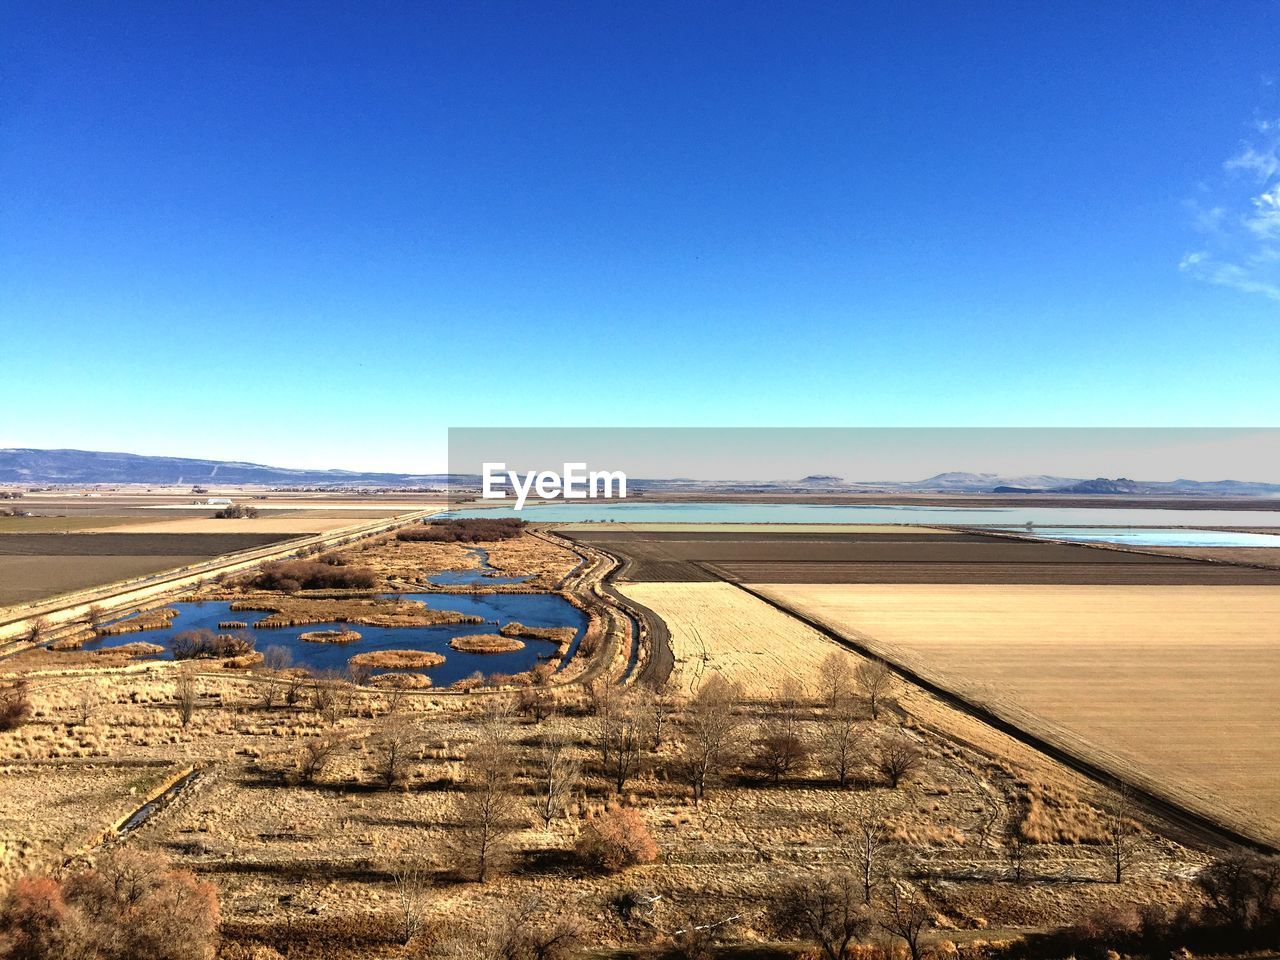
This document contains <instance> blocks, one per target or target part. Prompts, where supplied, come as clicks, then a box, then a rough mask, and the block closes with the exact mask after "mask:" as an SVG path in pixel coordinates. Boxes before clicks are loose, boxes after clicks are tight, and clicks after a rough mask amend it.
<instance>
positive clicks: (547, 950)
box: [442, 898, 587, 960]
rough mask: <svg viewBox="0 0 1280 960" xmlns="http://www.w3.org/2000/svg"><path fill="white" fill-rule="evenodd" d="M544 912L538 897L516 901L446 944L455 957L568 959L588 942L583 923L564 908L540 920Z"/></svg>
mask: <svg viewBox="0 0 1280 960" xmlns="http://www.w3.org/2000/svg"><path fill="white" fill-rule="evenodd" d="M542 912H544V911H543V907H542V904H541V903H540V901H538V900H537V899H536V898H532V899H529V900H525V901H523V902H520V903H513V904H511V905H509V906H507V907H505V908H503V909H500V910H499V911H498V912H497V913H495V914H491V915H490V916H488V917H484V918H482V919H481V920H480V921H479V922H478V923H475V924H473V925H471V926H470V928H469V929H463V930H458V931H455V933H454V935H453V936H451V937H449V938H448V939H447V940H446V942H445V943H444V944H442V947H443V952H444V956H446V957H448V958H450V960H453V958H457V960H567V958H568V957H572V956H577V955H578V949H579V948H580V947H581V946H582V945H584V944H585V943H586V942H587V938H586V932H585V930H584V928H583V925H582V922H581V921H580V920H578V919H577V918H576V917H574V916H572V915H566V914H565V913H564V912H563V911H561V910H556V911H554V914H555V916H554V918H553V919H550V920H545V921H542V920H539V919H538V915H539V914H540V913H542Z"/></svg>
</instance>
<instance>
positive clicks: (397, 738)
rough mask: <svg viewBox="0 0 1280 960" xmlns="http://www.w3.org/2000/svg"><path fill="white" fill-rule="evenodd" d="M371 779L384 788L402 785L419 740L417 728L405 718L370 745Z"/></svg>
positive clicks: (415, 753)
mask: <svg viewBox="0 0 1280 960" xmlns="http://www.w3.org/2000/svg"><path fill="white" fill-rule="evenodd" d="M371 746H372V748H373V755H374V761H373V771H374V775H375V776H376V777H377V778H378V781H379V782H380V783H381V784H382V786H383V787H384V788H386V789H387V790H390V789H391V788H392V787H397V786H402V785H404V784H405V783H406V782H407V781H408V779H409V774H410V772H411V771H412V768H413V762H414V760H415V759H416V758H417V757H418V756H419V755H420V752H421V749H422V738H421V736H420V735H419V733H418V729H417V727H415V726H414V725H413V722H412V721H411V720H410V719H409V718H407V717H403V718H398V719H397V720H395V721H393V722H391V723H388V724H386V725H385V726H384V727H383V730H382V733H381V734H379V735H378V737H377V738H376V739H375V740H374V741H373V743H372V745H371Z"/></svg>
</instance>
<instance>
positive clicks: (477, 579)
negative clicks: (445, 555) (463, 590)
mask: <svg viewBox="0 0 1280 960" xmlns="http://www.w3.org/2000/svg"><path fill="white" fill-rule="evenodd" d="M468 552H469V553H471V554H473V555H475V556H477V557H479V558H480V568H479V569H478V570H474V569H473V570H445V571H444V572H443V573H437V574H436V575H435V576H431V577H428V578H427V580H428V582H430V583H432V584H434V585H435V586H437V587H486V586H487V587H495V586H500V585H502V584H510V583H524V582H525V581H526V580H532V579H533V577H532V576H527V577H503V576H500V575H499V574H498V571H497V570H496V569H495V568H494V567H493V566H492V565H491V564H490V563H489V551H488V550H484V549H482V548H480V547H474V548H473V549H471V550H469V551H468Z"/></svg>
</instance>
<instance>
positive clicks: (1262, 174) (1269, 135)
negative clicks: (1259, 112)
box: [1178, 120, 1280, 301]
mask: <svg viewBox="0 0 1280 960" xmlns="http://www.w3.org/2000/svg"><path fill="white" fill-rule="evenodd" d="M1253 131H1254V132H1253V134H1252V135H1251V137H1250V139H1249V140H1247V141H1245V142H1244V143H1242V144H1241V145H1240V148H1239V150H1238V151H1237V152H1236V154H1235V155H1234V156H1232V157H1230V158H1229V159H1227V160H1226V161H1225V162H1224V163H1223V165H1222V168H1223V171H1224V178H1223V182H1222V183H1220V184H1219V185H1217V186H1216V187H1208V188H1206V190H1207V192H1208V193H1210V194H1212V195H1213V196H1214V202H1213V203H1211V204H1205V203H1203V202H1200V201H1197V202H1194V203H1192V204H1190V206H1191V209H1192V216H1193V218H1194V222H1195V227H1196V229H1197V231H1199V233H1200V234H1201V235H1202V237H1203V242H1204V244H1205V246H1204V248H1203V249H1200V250H1195V251H1192V252H1190V253H1187V254H1186V255H1185V256H1183V258H1182V261H1181V262H1180V263H1179V264H1178V269H1179V270H1181V271H1182V272H1183V273H1185V274H1187V275H1188V276H1192V277H1195V278H1196V279H1198V280H1202V281H1204V282H1206V283H1212V284H1216V285H1218V286H1222V287H1231V288H1232V289H1235V290H1239V291H1241V292H1242V293H1252V294H1261V295H1262V296H1265V297H1269V298H1270V299H1272V300H1277V301H1280V120H1259V121H1257V122H1255V123H1254V125H1253Z"/></svg>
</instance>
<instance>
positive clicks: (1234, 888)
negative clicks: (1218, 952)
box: [1196, 853, 1280, 930]
mask: <svg viewBox="0 0 1280 960" xmlns="http://www.w3.org/2000/svg"><path fill="white" fill-rule="evenodd" d="M1196 885H1197V886H1198V887H1199V888H1200V890H1201V892H1202V893H1204V895H1205V897H1206V898H1207V900H1208V904H1207V906H1206V908H1205V912H1206V914H1208V916H1209V917H1210V918H1211V919H1212V920H1213V921H1215V922H1217V923H1220V924H1222V925H1224V926H1229V927H1232V928H1233V929H1236V930H1258V929H1262V928H1266V927H1274V924H1275V923H1276V921H1277V920H1280V857H1277V856H1274V855H1271V856H1266V855H1263V854H1259V853H1235V854H1231V855H1229V856H1226V857H1224V858H1223V859H1221V860H1216V861H1214V862H1213V863H1211V864H1209V865H1208V866H1206V867H1205V868H1204V869H1202V870H1201V871H1200V873H1199V874H1198V875H1197V876H1196Z"/></svg>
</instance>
